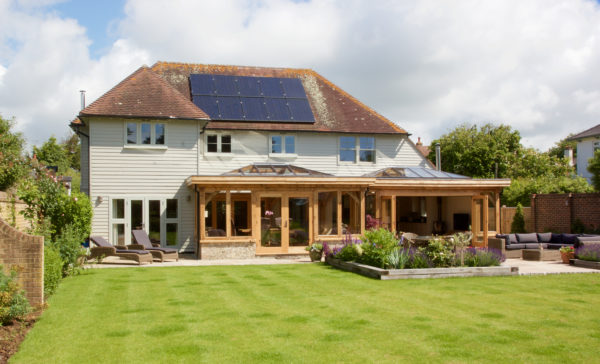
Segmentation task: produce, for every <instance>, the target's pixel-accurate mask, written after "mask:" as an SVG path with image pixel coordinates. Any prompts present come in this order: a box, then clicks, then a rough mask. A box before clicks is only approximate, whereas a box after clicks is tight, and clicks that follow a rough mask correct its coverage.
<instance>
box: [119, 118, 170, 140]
mask: <svg viewBox="0 0 600 364" xmlns="http://www.w3.org/2000/svg"><path fill="white" fill-rule="evenodd" d="M165 137H166V126H165V124H163V123H143V122H128V123H127V124H126V127H125V144H127V145H165Z"/></svg>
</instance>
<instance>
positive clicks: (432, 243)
mask: <svg viewBox="0 0 600 364" xmlns="http://www.w3.org/2000/svg"><path fill="white" fill-rule="evenodd" d="M419 250H420V251H421V252H422V253H423V254H424V255H425V257H427V259H428V260H429V261H430V262H431V264H432V265H433V266H434V267H436V268H437V267H449V266H451V265H453V264H454V261H455V254H454V247H453V245H452V243H450V242H448V241H446V240H444V239H441V238H435V239H431V240H429V243H428V244H427V246H425V247H422V248H420V249H419Z"/></svg>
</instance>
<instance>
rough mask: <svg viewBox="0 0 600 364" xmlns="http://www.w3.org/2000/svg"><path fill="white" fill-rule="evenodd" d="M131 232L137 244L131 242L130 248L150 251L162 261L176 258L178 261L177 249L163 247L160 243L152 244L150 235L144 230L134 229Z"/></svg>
mask: <svg viewBox="0 0 600 364" xmlns="http://www.w3.org/2000/svg"><path fill="white" fill-rule="evenodd" d="M131 233H132V234H133V238H134V240H135V242H136V243H137V244H131V245H129V248H131V249H140V250H146V251H149V252H150V253H151V254H152V256H153V257H154V258H156V259H160V261H161V262H164V261H165V259H175V260H176V261H179V253H178V252H177V249H173V248H163V247H161V246H160V245H158V244H157V245H158V246H155V245H154V244H152V242H151V241H150V237H149V236H148V234H146V232H145V231H144V230H133V231H132V232H131Z"/></svg>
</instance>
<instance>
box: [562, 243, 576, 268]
mask: <svg viewBox="0 0 600 364" xmlns="http://www.w3.org/2000/svg"><path fill="white" fill-rule="evenodd" d="M559 251H560V258H561V259H562V261H563V263H565V264H569V259H573V258H574V257H575V248H573V247H572V246H563V247H561V248H560V249H559Z"/></svg>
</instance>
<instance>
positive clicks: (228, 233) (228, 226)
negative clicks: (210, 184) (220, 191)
mask: <svg viewBox="0 0 600 364" xmlns="http://www.w3.org/2000/svg"><path fill="white" fill-rule="evenodd" d="M225 235H226V236H227V237H228V238H231V191H230V190H227V191H226V192H225Z"/></svg>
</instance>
